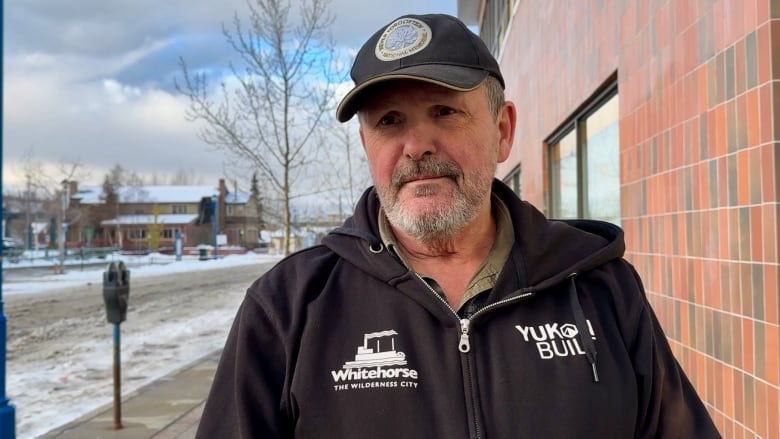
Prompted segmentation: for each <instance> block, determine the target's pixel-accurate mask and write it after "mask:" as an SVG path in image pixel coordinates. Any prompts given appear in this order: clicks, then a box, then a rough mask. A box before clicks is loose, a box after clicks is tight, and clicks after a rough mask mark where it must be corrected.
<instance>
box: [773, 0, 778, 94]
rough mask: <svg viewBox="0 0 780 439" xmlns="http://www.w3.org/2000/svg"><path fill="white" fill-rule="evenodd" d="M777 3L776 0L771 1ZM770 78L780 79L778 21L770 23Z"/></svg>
mask: <svg viewBox="0 0 780 439" xmlns="http://www.w3.org/2000/svg"><path fill="white" fill-rule="evenodd" d="M773 1H774V2H777V0H773ZM775 18H780V17H775ZM771 26H772V45H771V47H772V77H773V78H775V79H776V78H778V77H780V21H778V20H774V21H772V24H771Z"/></svg>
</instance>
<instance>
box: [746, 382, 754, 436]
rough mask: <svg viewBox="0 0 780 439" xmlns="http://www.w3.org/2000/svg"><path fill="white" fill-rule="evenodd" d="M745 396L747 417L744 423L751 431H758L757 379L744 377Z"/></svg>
mask: <svg viewBox="0 0 780 439" xmlns="http://www.w3.org/2000/svg"><path fill="white" fill-rule="evenodd" d="M743 381H744V392H745V393H744V395H743V401H744V404H745V417H744V418H743V423H744V424H745V427H747V428H748V429H749V430H752V431H755V429H756V388H755V379H754V378H753V377H752V376H751V375H744V376H743Z"/></svg>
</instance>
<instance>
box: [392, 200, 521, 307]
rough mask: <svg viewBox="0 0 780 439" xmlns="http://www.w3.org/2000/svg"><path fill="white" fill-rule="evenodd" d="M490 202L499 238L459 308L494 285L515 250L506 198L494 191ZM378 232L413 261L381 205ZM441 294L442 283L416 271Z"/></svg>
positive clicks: (400, 255)
mask: <svg viewBox="0 0 780 439" xmlns="http://www.w3.org/2000/svg"><path fill="white" fill-rule="evenodd" d="M491 202H492V205H493V212H494V214H495V217H496V239H495V241H493V247H491V249H490V253H488V256H487V258H485V260H484V261H482V264H481V265H480V266H479V268H478V269H477V272H476V273H475V274H474V276H473V277H472V278H471V280H470V281H469V283H468V286H467V287H466V291H465V293H464V294H463V298H462V299H461V302H460V305H459V306H458V309H456V311H458V310H459V309H460V308H461V307H462V306H463V304H465V303H466V302H468V301H469V300H471V299H472V298H474V297H476V296H477V295H479V294H480V293H482V292H484V291H489V290H491V289H493V287H494V286H495V285H496V281H497V280H498V275H499V274H500V273H501V269H502V268H503V267H504V264H505V263H506V260H507V259H508V258H509V253H510V252H511V250H512V245H513V244H514V242H515V232H514V230H513V229H512V218H511V217H510V216H509V209H507V207H506V205H505V204H504V202H503V201H501V200H500V199H499V198H498V197H496V196H494V195H491ZM379 236H380V238H381V239H382V243H383V244H384V245H385V247H386V248H387V249H388V250H390V251H391V252H392V253H393V254H394V255H396V256H397V257H398V259H400V261H401V263H403V264H404V266H405V267H406V268H408V269H411V268H410V265H409V263H408V261H407V260H406V258H405V256H404V254H403V251H402V249H401V247H400V246H399V245H398V244H397V242H396V237H395V234H394V233H393V230H392V228H391V227H390V222H389V221H388V220H387V216H386V215H385V211H384V209H383V208H381V207H380V210H379ZM417 274H418V275H420V276H421V277H423V279H424V280H426V281H427V282H428V284H429V285H430V286H431V288H433V289H434V290H435V291H436V292H437V293H439V294H440V295H442V296H443V295H444V292H443V291H442V289H441V287H440V286H439V284H438V283H436V280H435V279H432V278H430V277H427V276H425V274H423V273H417Z"/></svg>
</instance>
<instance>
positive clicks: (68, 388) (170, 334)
mask: <svg viewBox="0 0 780 439" xmlns="http://www.w3.org/2000/svg"><path fill="white" fill-rule="evenodd" d="M119 259H120V257H118V256H117V257H116V260H119ZM279 259H280V256H271V255H257V254H253V253H249V254H246V255H230V256H225V257H222V258H220V259H217V260H208V261H199V260H197V257H185V258H184V260H181V261H176V260H175V257H174V256H166V255H160V254H153V255H149V256H143V257H140V256H137V257H128V256H121V260H122V261H123V262H124V263H125V264H126V265H127V266H128V269H130V278H131V293H130V306H131V309H132V313H131V309H129V310H128V319H127V321H125V322H124V323H122V324H121V325H120V327H121V334H122V338H121V352H122V354H121V355H122V360H121V364H122V394H123V395H127V394H128V393H131V392H132V391H134V390H136V389H138V388H140V387H143V386H144V385H147V384H149V383H152V382H154V381H155V380H157V379H160V378H162V377H164V376H166V375H168V374H170V373H172V372H175V371H176V370H179V369H181V368H183V367H185V366H187V365H189V364H192V363H193V362H194V361H196V360H198V359H200V358H202V357H203V356H204V355H206V354H208V353H211V352H214V351H215V350H216V349H219V348H221V347H222V345H223V344H224V339H225V336H226V334H227V331H228V329H229V327H230V323H231V322H232V319H233V317H234V315H235V310H236V307H237V304H238V303H239V302H240V300H241V298H242V297H243V294H244V291H245V289H246V287H248V286H249V283H248V282H247V281H246V279H247V277H246V276H254V275H255V274H254V273H255V272H256V271H258V269H256V268H254V267H256V266H259V265H261V264H263V263H268V264H272V263H274V262H275V261H278V260H279ZM111 260H112V258H111V257H110V258H108V259H106V260H99V261H97V262H98V263H100V262H103V264H102V265H101V264H98V265H96V266H84V267H83V269H82V268H80V261H79V262H78V263H77V264H76V265H71V266H69V267H66V273H65V274H59V275H58V274H53V271H52V272H50V271H49V270H41V271H38V272H37V273H35V274H34V275H30V276H29V278H24V276H22V277H20V276H19V275H18V273H14V274H12V275H9V272H11V271H13V270H9V269H7V268H5V267H4V273H3V285H2V294H3V296H2V297H3V300H4V302H6V304H8V305H9V306H8V307H7V308H6V315H7V316H8V318H9V337H8V341H7V346H8V352H9V354H8V355H9V357H8V360H7V377H6V382H7V385H6V393H7V396H8V397H10V398H11V403H12V404H13V405H14V406H15V408H16V423H17V437H19V438H35V437H38V436H40V435H42V434H45V433H46V432H48V431H51V430H52V429H54V428H56V427H59V426H61V425H63V424H66V423H68V422H70V421H73V420H75V419H77V418H79V417H80V416H83V415H85V414H87V413H89V412H91V411H93V410H95V409H98V408H100V407H103V406H105V405H107V404H110V403H111V401H112V400H113V396H112V395H113V386H112V384H111V383H112V382H113V379H112V364H113V361H112V360H113V356H112V354H111V352H112V349H113V348H112V346H113V343H112V341H113V339H112V327H113V325H111V324H108V323H107V322H106V321H105V314H104V313H103V312H102V310H101V311H100V312H97V310H96V309H97V307H96V306H95V305H94V304H93V305H92V307H91V310H89V311H86V310H85V309H86V308H84V307H81V308H79V311H78V314H80V315H75V316H72V317H71V316H69V315H68V311H67V310H63V311H61V312H60V311H58V308H62V307H67V306H68V304H69V303H71V302H74V303H75V302H76V300H82V301H87V299H89V300H92V301H93V302H94V300H95V299H93V296H94V295H95V294H94V289H95V288H99V287H102V278H103V272H104V271H105V269H106V267H107V265H108V264H107V263H108V262H110V261H111ZM4 265H5V264H4ZM28 265H29V264H28ZM48 265H49V266H51V263H49V264H48ZM244 265H245V266H246V268H244V269H242V270H243V271H241V272H237V273H240V276H237V275H236V274H232V273H233V271H230V272H228V270H219V269H220V268H230V269H231V270H232V269H233V268H235V269H241V267H240V266H244ZM82 270H83V271H82ZM214 270H216V271H214ZM222 272H225V273H227V274H222ZM49 273H51V274H49ZM175 273H184V275H183V276H182V275H179V276H178V280H175V279H176V278H177V276H174V275H173V274H175ZM160 274H165V275H168V276H166V277H163V278H162V279H167V278H170V279H171V280H170V281H167V280H159V279H160V278H159V276H158V275H160ZM153 276H158V277H155V278H153V279H152V277H153ZM219 276H224V277H225V278H224V279H222V278H219ZM231 276H232V277H231ZM236 277H238V278H236ZM7 278H11V280H7ZM143 278H148V280H150V281H153V282H155V283H160V282H162V284H160V285H156V284H155V285H156V288H158V290H162V291H164V292H165V291H177V287H178V289H181V282H183V281H182V278H186V279H185V281H186V280H188V279H190V278H191V279H192V280H193V285H207V286H206V287H202V288H203V289H205V290H207V291H204V292H202V293H198V292H192V291H187V292H186V294H187V296H183V294H184V293H181V294H182V296H183V297H186V298H187V302H186V303H180V302H181V299H177V298H176V295H174V294H170V295H168V294H160V293H155V294H149V296H148V297H144V300H141V299H142V297H140V296H136V297H135V300H134V294H133V288H132V285H133V284H134V283H135V284H140V283H139V282H137V281H138V280H139V279H143ZM212 278H213V279H216V280H212ZM165 282H168V283H165ZM209 282H212V284H209ZM89 284H91V285H92V287H91V288H92V290H91V292H90V295H89V296H88V297H87V294H81V293H79V291H80V290H84V289H85V287H84V285H89ZM63 287H72V288H70V289H63V290H62V294H69V295H72V297H73V300H71V299H70V297H71V296H67V297H68V299H66V300H63V299H57V298H56V297H57V296H58V295H59V294H60V289H61V288H63ZM193 289H197V288H193ZM98 291H99V290H98ZM139 294H140V293H139ZM77 295H78V296H77ZM168 296H170V298H169V297H168ZM39 297H40V298H41V300H40V301H39V302H36V300H38V298H39ZM53 297H55V298H53ZM85 297H86V299H85ZM43 299H45V300H43ZM177 300H178V301H179V302H177ZM52 302H57V303H54V304H51V303H52ZM26 303H29V304H30V305H29V306H24V307H20V304H26ZM74 306H75V305H74ZM31 307H34V308H39V309H44V307H51V308H45V309H46V310H45V311H43V312H46V313H49V314H53V313H54V314H56V313H61V315H58V316H57V317H56V318H52V319H51V321H50V322H47V323H46V324H44V325H41V326H33V325H32V323H31V324H30V326H27V327H25V326H24V325H25V324H27V321H31V322H32V321H33V320H34V318H31V317H30V316H29V315H27V314H32V313H35V312H38V310H37V309H33V310H29V309H27V308H31ZM12 313H15V314H16V315H13V314H12ZM12 328H13V329H14V334H11V332H10V331H11V330H12ZM25 328H27V329H25Z"/></svg>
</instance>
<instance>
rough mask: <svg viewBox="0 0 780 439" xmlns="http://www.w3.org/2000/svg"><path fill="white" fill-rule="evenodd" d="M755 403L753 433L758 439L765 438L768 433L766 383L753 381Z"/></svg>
mask: <svg viewBox="0 0 780 439" xmlns="http://www.w3.org/2000/svg"><path fill="white" fill-rule="evenodd" d="M755 389H756V403H755V410H756V414H755V421H754V422H755V425H756V428H755V431H756V433H758V436H759V437H762V438H763V437H766V436H767V431H768V427H769V425H768V423H767V422H768V419H767V418H768V413H767V405H766V402H767V385H766V383H764V382H762V381H760V380H755Z"/></svg>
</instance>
